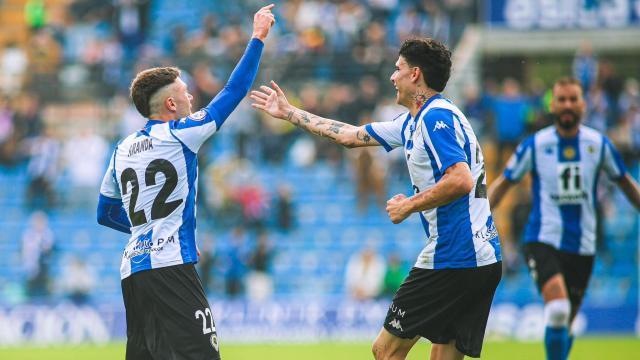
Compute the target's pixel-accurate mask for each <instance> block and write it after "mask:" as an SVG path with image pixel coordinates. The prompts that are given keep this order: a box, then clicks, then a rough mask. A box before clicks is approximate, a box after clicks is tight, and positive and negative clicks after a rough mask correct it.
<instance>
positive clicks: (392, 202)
mask: <svg viewBox="0 0 640 360" xmlns="http://www.w3.org/2000/svg"><path fill="white" fill-rule="evenodd" d="M406 199H407V197H406V196H405V195H404V194H398V195H396V196H394V197H392V198H391V199H389V200H388V201H387V213H388V214H389V219H391V222H393V223H394V224H399V223H401V222H402V221H403V220H404V219H406V218H407V217H408V216H409V214H410V212H409V211H407V209H406V206H405V205H406Z"/></svg>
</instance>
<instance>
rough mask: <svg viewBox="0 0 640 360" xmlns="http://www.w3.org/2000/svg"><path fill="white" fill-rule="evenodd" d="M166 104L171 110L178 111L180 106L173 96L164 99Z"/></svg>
mask: <svg viewBox="0 0 640 360" xmlns="http://www.w3.org/2000/svg"><path fill="white" fill-rule="evenodd" d="M164 106H165V107H166V108H167V110H169V111H176V110H177V109H178V107H177V106H176V101H175V100H174V99H173V97H168V98H166V99H165V100H164Z"/></svg>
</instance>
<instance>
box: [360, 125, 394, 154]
mask: <svg viewBox="0 0 640 360" xmlns="http://www.w3.org/2000/svg"><path fill="white" fill-rule="evenodd" d="M364 129H365V130H367V132H368V133H369V135H371V136H373V138H374V139H376V141H378V142H379V143H380V145H382V147H383V148H384V149H385V150H387V152H389V151H391V150H393V148H392V147H391V145H389V144H388V143H387V142H386V141H384V139H383V138H382V137H380V135H378V134H376V132H375V131H374V130H373V126H371V124H367V125H366V126H365V127H364Z"/></svg>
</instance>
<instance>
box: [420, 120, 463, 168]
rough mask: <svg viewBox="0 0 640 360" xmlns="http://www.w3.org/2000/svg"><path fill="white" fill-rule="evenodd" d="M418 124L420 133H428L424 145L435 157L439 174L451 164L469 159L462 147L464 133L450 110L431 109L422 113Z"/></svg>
mask: <svg viewBox="0 0 640 360" xmlns="http://www.w3.org/2000/svg"><path fill="white" fill-rule="evenodd" d="M420 125H421V126H422V133H423V134H427V135H428V136H427V137H425V143H426V144H425V145H426V147H428V149H429V151H430V152H431V155H432V156H433V157H435V161H436V164H437V165H438V170H439V171H440V173H441V174H444V173H445V172H446V171H447V169H448V168H449V167H450V166H451V165H454V164H456V163H459V162H466V163H468V162H469V161H470V159H469V158H468V157H467V155H466V154H465V151H464V148H463V146H464V145H465V142H466V140H465V134H464V132H463V130H462V128H461V127H460V124H459V122H457V121H456V119H454V114H453V112H452V111H451V110H448V109H441V108H436V109H432V110H430V111H429V112H427V113H426V114H425V115H424V117H423V121H421V123H420Z"/></svg>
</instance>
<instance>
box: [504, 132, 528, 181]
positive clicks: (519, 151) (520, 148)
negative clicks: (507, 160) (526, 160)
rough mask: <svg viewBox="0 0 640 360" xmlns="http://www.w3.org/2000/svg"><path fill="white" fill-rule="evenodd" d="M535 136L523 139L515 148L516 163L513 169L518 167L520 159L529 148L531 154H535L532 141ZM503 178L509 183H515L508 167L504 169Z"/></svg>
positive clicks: (511, 171)
mask: <svg viewBox="0 0 640 360" xmlns="http://www.w3.org/2000/svg"><path fill="white" fill-rule="evenodd" d="M534 136H535V135H531V136H529V137H527V138H526V139H524V140H523V141H522V143H521V144H520V145H519V146H518V147H517V148H516V153H515V154H516V162H515V164H513V166H514V167H516V168H517V167H518V166H520V162H521V161H522V157H523V156H524V154H526V153H527V149H529V148H531V151H532V152H535V147H534V146H533V139H534ZM503 175H504V177H505V178H506V179H507V180H509V181H512V182H513V181H515V179H514V178H513V169H511V168H509V167H508V166H507V167H506V168H505V169H504V172H503Z"/></svg>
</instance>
